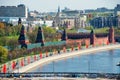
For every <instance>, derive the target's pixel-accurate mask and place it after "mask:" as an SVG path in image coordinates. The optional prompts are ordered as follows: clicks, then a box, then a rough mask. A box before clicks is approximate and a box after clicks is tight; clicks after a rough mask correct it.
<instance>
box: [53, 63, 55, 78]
mask: <svg viewBox="0 0 120 80" xmlns="http://www.w3.org/2000/svg"><path fill="white" fill-rule="evenodd" d="M54 63H55V62H54V61H53V76H55V74H54V72H55V66H54Z"/></svg>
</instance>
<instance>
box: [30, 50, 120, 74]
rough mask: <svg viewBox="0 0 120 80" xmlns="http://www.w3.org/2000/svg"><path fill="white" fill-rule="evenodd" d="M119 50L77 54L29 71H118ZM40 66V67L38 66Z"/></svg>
mask: <svg viewBox="0 0 120 80" xmlns="http://www.w3.org/2000/svg"><path fill="white" fill-rule="evenodd" d="M119 52H120V50H119V49H116V50H109V51H102V52H96V53H92V54H89V55H79V56H75V57H72V58H66V59H63V60H59V61H54V62H51V63H47V64H45V65H42V66H41V65H40V66H39V67H37V68H35V69H34V70H32V71H31V72H53V71H54V72H91V73H92V72H96V73H98V72H100V73H119V70H120V68H119V67H118V66H116V64H117V63H118V62H119V61H120V53H119ZM40 67H41V68H40Z"/></svg>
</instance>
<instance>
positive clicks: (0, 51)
mask: <svg viewBox="0 0 120 80" xmlns="http://www.w3.org/2000/svg"><path fill="white" fill-rule="evenodd" d="M7 56H8V50H7V49H6V48H4V47H2V46H0V63H2V62H5V61H6V60H7Z"/></svg>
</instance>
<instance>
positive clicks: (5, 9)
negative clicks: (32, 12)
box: [0, 4, 28, 18]
mask: <svg viewBox="0 0 120 80" xmlns="http://www.w3.org/2000/svg"><path fill="white" fill-rule="evenodd" d="M0 17H24V18H27V17H28V11H27V7H26V6H25V5H23V4H20V5H18V6H17V7H16V6H0Z"/></svg>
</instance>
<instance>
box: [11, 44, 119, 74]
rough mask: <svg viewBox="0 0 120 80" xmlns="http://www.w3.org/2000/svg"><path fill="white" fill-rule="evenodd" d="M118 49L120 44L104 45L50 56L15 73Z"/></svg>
mask: <svg viewBox="0 0 120 80" xmlns="http://www.w3.org/2000/svg"><path fill="white" fill-rule="evenodd" d="M117 48H120V44H111V45H104V46H99V47H93V48H87V49H81V50H77V51H72V52H66V53H62V54H58V55H54V56H50V57H47V58H43V59H40V60H38V61H36V62H34V63H31V64H29V65H27V66H24V67H22V68H19V69H16V70H14V71H13V72H14V73H18V72H19V73H24V72H28V71H30V70H32V69H34V68H35V67H37V66H38V65H42V64H45V63H48V62H52V61H54V60H58V59H65V58H69V57H73V56H77V55H87V54H91V53H93V52H101V51H105V50H110V49H117Z"/></svg>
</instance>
